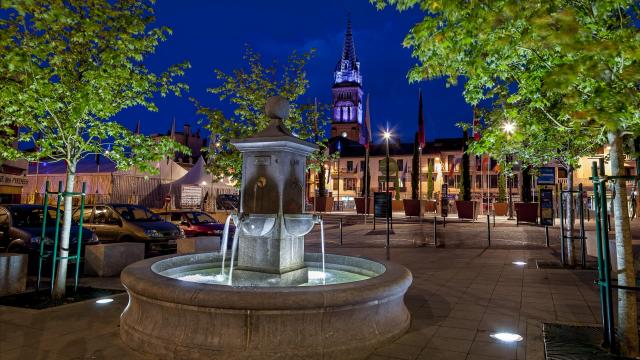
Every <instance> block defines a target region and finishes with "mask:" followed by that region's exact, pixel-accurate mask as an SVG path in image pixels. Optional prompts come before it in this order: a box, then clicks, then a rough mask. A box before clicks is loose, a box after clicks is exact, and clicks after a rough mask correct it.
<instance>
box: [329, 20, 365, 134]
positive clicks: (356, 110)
mask: <svg viewBox="0 0 640 360" xmlns="http://www.w3.org/2000/svg"><path fill="white" fill-rule="evenodd" d="M331 92H332V93H333V121H332V122H331V137H334V136H344V137H346V138H348V139H351V140H353V141H358V140H359V138H360V127H361V125H362V76H361V75H360V61H358V58H357V57H356V48H355V46H354V44H353V35H352V33H351V19H347V31H346V33H345V36H344V47H343V49H342V56H341V57H340V60H339V61H338V64H337V65H336V69H335V71H334V73H333V87H332V88H331Z"/></svg>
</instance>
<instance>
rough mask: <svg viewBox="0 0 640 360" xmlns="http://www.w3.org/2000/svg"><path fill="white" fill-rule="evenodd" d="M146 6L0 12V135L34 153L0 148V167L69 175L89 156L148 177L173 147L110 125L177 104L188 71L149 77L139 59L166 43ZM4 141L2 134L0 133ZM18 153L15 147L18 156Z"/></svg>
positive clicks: (22, 5) (7, 6) (45, 5)
mask: <svg viewBox="0 0 640 360" xmlns="http://www.w3.org/2000/svg"><path fill="white" fill-rule="evenodd" d="M152 5H153V3H152V2H150V1H100V0H94V1H88V2H87V1H81V0H69V1H64V2H60V1H53V2H51V1H26V0H9V1H3V2H2V3H1V5H0V6H1V7H2V11H4V12H5V15H3V16H2V17H1V18H0V48H1V49H3V51H2V52H0V126H1V127H3V128H5V129H12V126H13V129H15V128H19V129H20V133H19V134H18V139H19V141H20V142H21V143H30V144H31V145H33V146H34V147H35V149H36V150H37V151H33V152H21V151H19V150H17V149H15V148H13V147H11V146H10V145H11V144H9V143H8V141H6V140H8V139H12V138H11V137H9V136H7V137H4V139H3V140H5V141H2V142H0V158H5V159H16V158H20V157H22V158H27V159H29V160H31V161H35V160H40V159H48V160H53V161H60V160H62V161H65V162H66V163H67V164H68V165H69V168H70V169H74V167H75V164H76V163H77V162H78V161H79V160H80V159H82V158H84V157H85V156H87V155H90V154H101V155H104V156H106V157H108V158H110V159H111V160H113V161H114V162H115V163H116V164H117V166H118V168H120V169H127V168H130V167H132V166H135V167H137V168H139V169H140V170H142V171H149V172H156V171H157V169H156V168H155V167H154V166H152V165H151V162H154V161H158V160H160V159H162V157H163V155H167V154H170V153H173V152H175V151H181V152H185V151H188V150H187V149H186V148H184V147H183V146H180V145H178V144H177V143H175V142H173V141H170V140H167V139H162V140H160V141H155V140H152V139H149V138H147V137H145V136H143V135H137V134H134V133H132V132H131V131H129V130H127V129H126V128H124V127H123V126H122V125H120V124H118V123H116V122H113V121H110V120H109V119H110V118H112V117H113V116H114V115H115V114H117V113H118V112H120V111H121V110H123V109H126V108H129V107H132V106H142V107H144V108H147V109H149V110H152V111H154V110H156V106H155V105H154V103H153V96H154V95H155V94H158V93H159V94H160V95H162V96H165V95H167V94H169V93H173V94H175V95H180V94H181V93H182V92H183V91H186V90H187V86H186V85H185V84H182V83H177V82H176V78H177V77H179V76H182V75H183V73H184V69H186V68H188V67H189V64H188V63H186V62H185V63H182V64H179V65H174V66H171V67H170V68H169V69H168V70H167V71H166V72H163V73H160V74H156V73H154V72H152V71H150V70H149V69H147V68H146V67H145V66H144V65H143V64H142V61H143V59H144V58H145V57H146V56H148V55H150V54H152V53H153V52H154V50H155V48H156V47H157V46H158V45H159V44H160V43H161V42H162V41H164V40H165V39H166V37H167V35H169V34H170V32H171V31H170V29H169V28H167V27H151V24H152V23H153V21H154V17H153V6H152ZM6 132H7V133H8V134H10V135H12V136H13V135H15V133H13V134H11V133H10V130H6ZM23 147H24V146H22V147H21V148H23Z"/></svg>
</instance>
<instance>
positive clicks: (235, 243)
mask: <svg viewBox="0 0 640 360" xmlns="http://www.w3.org/2000/svg"><path fill="white" fill-rule="evenodd" d="M241 221H242V220H240V218H238V217H237V216H236V217H235V219H233V222H234V223H235V224H236V231H235V232H234V233H233V244H231V259H230V260H229V282H228V285H232V282H231V281H232V280H233V259H235V258H236V251H238V250H237V249H238V235H239V234H240V231H242V226H241ZM222 261H223V263H224V259H222Z"/></svg>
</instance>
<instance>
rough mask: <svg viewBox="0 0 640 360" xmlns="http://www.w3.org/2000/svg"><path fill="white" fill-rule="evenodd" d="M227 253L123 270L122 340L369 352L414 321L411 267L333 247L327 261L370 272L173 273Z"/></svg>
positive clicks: (173, 350) (354, 354)
mask: <svg viewBox="0 0 640 360" xmlns="http://www.w3.org/2000/svg"><path fill="white" fill-rule="evenodd" d="M220 261H221V257H220V256H219V255H217V254H190V255H182V256H175V255H170V256H166V257H161V258H152V259H147V260H143V261H140V262H138V263H135V264H132V265H130V266H128V267H127V268H126V269H125V270H124V271H123V272H122V275H121V280H122V283H123V284H124V286H125V287H126V288H127V292H128V294H129V304H128V305H127V307H126V308H125V310H124V312H123V314H122V316H121V318H120V336H121V338H122V340H123V341H124V342H125V343H126V344H127V345H128V346H130V347H131V348H132V349H134V350H136V351H139V352H142V353H145V354H148V355H152V356H154V357H159V358H163V359H204V358H208V359H211V358H214V359H216V358H217V359H273V358H278V359H362V358H366V357H367V356H368V355H369V354H370V353H371V352H373V351H374V349H375V348H376V347H379V346H381V345H383V344H385V343H387V342H389V341H392V340H393V339H395V338H397V337H398V336H400V335H401V334H402V333H404V332H405V331H406V330H407V328H408V327H409V323H410V316H409V312H408V310H407V308H406V306H405V305H404V294H405V292H406V290H407V288H408V287H409V285H410V284H411V279H412V277H411V273H410V272H409V271H408V270H407V269H406V268H405V267H404V266H401V265H397V264H393V263H389V262H384V261H379V262H378V261H372V260H368V259H362V258H355V257H349V256H340V255H326V259H325V263H326V267H327V269H336V270H339V271H342V270H345V271H354V269H355V271H360V273H361V274H368V275H367V276H372V277H370V278H368V279H366V280H360V281H354V282H348V283H340V284H333V285H320V286H287V287H267V286H265V287H247V286H244V287H235V286H225V285H212V284H204V283H197V282H189V281H183V280H178V279H175V278H172V277H169V276H175V275H178V274H179V273H180V272H189V271H193V270H198V269H204V268H206V267H216V266H219V264H220ZM320 261H321V257H320V254H313V253H307V254H305V265H307V266H309V267H317V265H318V263H319V262H320ZM357 269H360V270H357ZM162 274H165V275H162Z"/></svg>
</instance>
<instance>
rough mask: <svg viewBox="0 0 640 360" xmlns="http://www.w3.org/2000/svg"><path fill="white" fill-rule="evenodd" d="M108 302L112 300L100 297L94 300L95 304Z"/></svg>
mask: <svg viewBox="0 0 640 360" xmlns="http://www.w3.org/2000/svg"><path fill="white" fill-rule="evenodd" d="M110 302H113V299H100V300H96V304H108V303H110Z"/></svg>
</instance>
